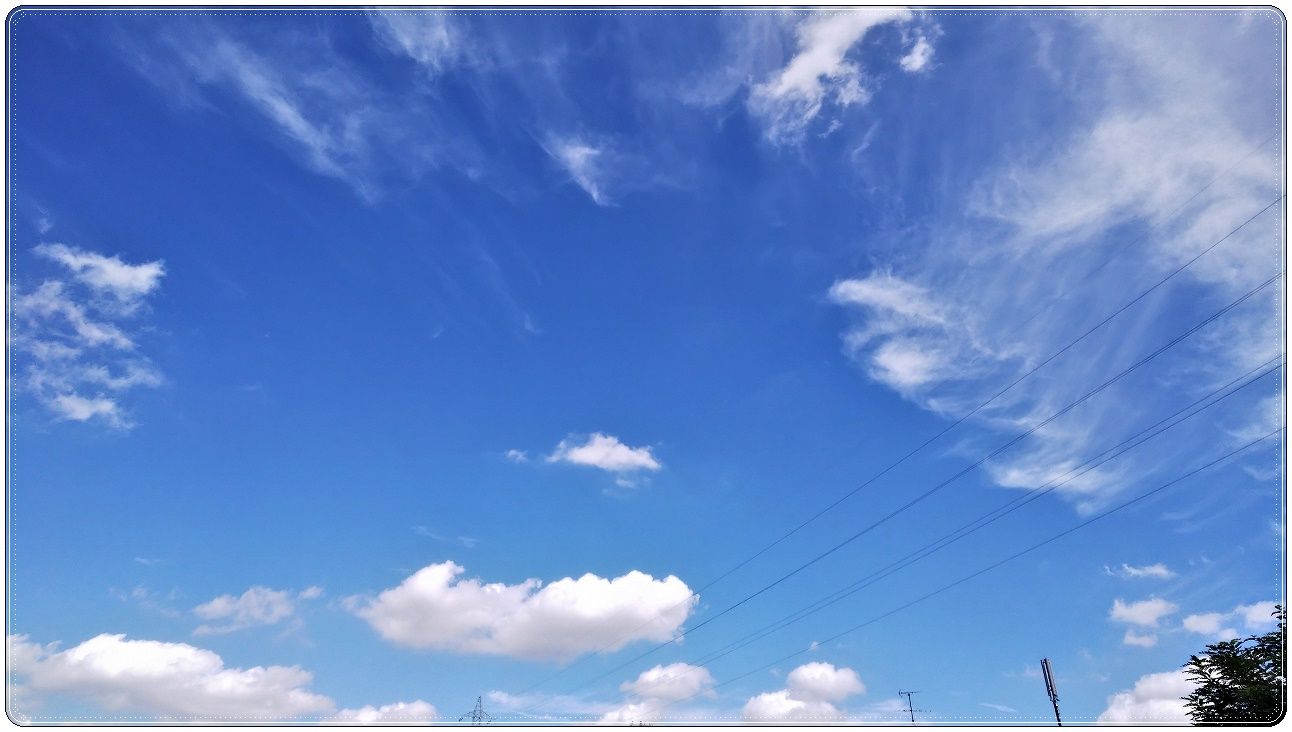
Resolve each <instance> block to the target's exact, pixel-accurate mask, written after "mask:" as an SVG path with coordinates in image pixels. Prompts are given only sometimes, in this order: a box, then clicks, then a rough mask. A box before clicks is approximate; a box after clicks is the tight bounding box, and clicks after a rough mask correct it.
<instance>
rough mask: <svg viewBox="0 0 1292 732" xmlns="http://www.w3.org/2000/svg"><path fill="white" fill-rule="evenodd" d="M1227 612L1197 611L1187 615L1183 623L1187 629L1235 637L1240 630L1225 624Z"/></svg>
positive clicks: (1212, 634)
mask: <svg viewBox="0 0 1292 732" xmlns="http://www.w3.org/2000/svg"><path fill="white" fill-rule="evenodd" d="M1228 617H1229V616H1228V615H1227V614H1226V613H1197V614H1194V615H1187V616H1185V618H1184V620H1183V621H1181V625H1182V626H1183V627H1184V629H1185V630H1187V631H1190V632H1192V633H1198V634H1200V635H1208V636H1212V637H1215V638H1235V637H1237V636H1238V631H1237V630H1235V629H1233V628H1227V627H1225V626H1224V623H1225V621H1226V620H1227V619H1228Z"/></svg>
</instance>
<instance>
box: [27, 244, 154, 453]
mask: <svg viewBox="0 0 1292 732" xmlns="http://www.w3.org/2000/svg"><path fill="white" fill-rule="evenodd" d="M33 251H34V253H35V254H36V255H38V256H40V257H41V258H43V259H47V260H50V261H52V262H55V263H57V264H59V265H61V267H62V268H63V269H64V270H65V275H64V276H63V277H59V278H54V279H47V280H45V281H44V282H42V283H41V284H40V285H39V286H37V287H36V288H34V289H32V290H30V291H27V292H22V291H19V292H17V293H16V294H15V296H14V300H13V315H14V325H13V336H12V344H13V347H14V350H15V351H16V352H18V353H20V354H22V355H23V357H24V358H25V360H26V363H25V367H24V372H25V373H24V375H23V377H22V378H21V379H19V380H18V382H17V383H18V385H19V387H20V388H22V389H23V390H25V391H27V392H29V393H31V394H32V395H34V396H35V398H36V399H37V401H39V402H40V403H41V404H42V405H43V406H44V407H45V408H46V409H48V410H49V411H50V412H51V413H52V414H53V415H54V417H55V418H56V419H58V420H69V421H73V422H88V421H90V420H99V421H101V422H103V423H105V424H107V425H109V426H112V427H115V428H121V429H125V428H129V427H130V426H131V423H130V420H129V418H128V416H127V414H126V411H125V409H124V408H123V407H122V405H121V395H122V394H124V393H125V392H127V391H129V390H131V389H134V388H137V387H155V386H158V385H160V384H161V383H162V379H161V375H160V374H159V373H158V372H157V370H156V369H154V368H153V366H152V364H151V363H150V362H149V361H148V359H146V358H144V357H143V356H141V355H139V354H138V353H137V348H136V344H135V341H134V339H133V338H132V337H131V336H130V335H129V334H128V333H127V331H126V327H127V325H128V323H129V321H130V319H131V318H132V317H134V316H136V315H137V314H138V312H139V311H141V310H142V308H143V305H144V301H145V297H146V296H147V295H149V294H151V293H153V292H154V291H156V290H157V288H158V287H159V286H160V281H161V278H162V276H163V275H164V274H165V268H164V266H163V264H162V262H161V261H160V260H157V261H152V262H144V263H141V264H129V263H126V262H124V261H122V259H121V258H120V257H118V256H111V257H109V256H105V255H102V254H98V253H95V252H90V251H86V250H83V249H78V248H75V247H70V246H67V245H65V244H41V245H39V246H37V247H35V249H33Z"/></svg>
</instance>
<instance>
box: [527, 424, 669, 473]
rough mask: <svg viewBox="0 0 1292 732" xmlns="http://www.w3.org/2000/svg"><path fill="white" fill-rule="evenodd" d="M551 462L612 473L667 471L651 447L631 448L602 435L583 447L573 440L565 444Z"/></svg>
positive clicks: (609, 436)
mask: <svg viewBox="0 0 1292 732" xmlns="http://www.w3.org/2000/svg"><path fill="white" fill-rule="evenodd" d="M547 462H549V463H570V464H572V465H588V466H591V467H594V468H600V469H601V470H605V471H607V472H611V473H632V472H635V471H641V470H645V471H650V472H655V471H657V470H659V469H660V468H662V467H664V466H663V465H662V464H660V462H659V460H657V459H656V458H655V456H654V455H653V454H652V453H651V448H650V447H649V446H647V447H629V446H628V445H625V444H624V443H622V442H620V441H619V438H618V437H615V436H613V435H607V434H603V433H601V432H595V433H593V434H592V435H590V436H589V437H588V438H587V440H586V441H584V442H583V443H582V444H580V443H578V442H577V441H576V440H574V439H572V438H567V439H564V440H561V442H560V443H559V444H558V445H557V446H556V450H554V451H553V452H552V454H551V455H549V456H548V457H547Z"/></svg>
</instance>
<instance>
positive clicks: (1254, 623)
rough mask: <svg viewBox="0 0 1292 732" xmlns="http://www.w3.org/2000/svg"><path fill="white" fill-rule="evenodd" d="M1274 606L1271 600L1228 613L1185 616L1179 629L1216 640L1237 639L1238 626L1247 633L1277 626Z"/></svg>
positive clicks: (1241, 607)
mask: <svg viewBox="0 0 1292 732" xmlns="http://www.w3.org/2000/svg"><path fill="white" fill-rule="evenodd" d="M1275 606H1276V603H1275V602H1274V601H1273V600H1265V601H1262V602H1255V603H1252V604H1250V605H1237V606H1235V607H1234V609H1233V610H1230V611H1228V612H1210V613H1196V614H1193V615H1189V616H1186V617H1185V618H1184V620H1183V621H1181V627H1183V628H1184V629H1185V630H1187V631H1190V632H1192V633H1197V634H1199V635H1205V636H1209V637H1211V638H1214V639H1217V640H1227V639H1230V638H1237V637H1239V635H1240V633H1239V631H1238V626H1240V625H1241V626H1242V627H1243V628H1244V629H1245V630H1246V631H1247V632H1249V633H1259V632H1264V631H1268V630H1270V629H1271V628H1274V627H1275V626H1277V625H1278V619H1277V618H1275V617H1274V610H1275Z"/></svg>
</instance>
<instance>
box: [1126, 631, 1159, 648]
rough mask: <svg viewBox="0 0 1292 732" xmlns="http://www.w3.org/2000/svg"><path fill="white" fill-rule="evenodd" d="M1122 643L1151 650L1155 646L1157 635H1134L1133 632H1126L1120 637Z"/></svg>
mask: <svg viewBox="0 0 1292 732" xmlns="http://www.w3.org/2000/svg"><path fill="white" fill-rule="evenodd" d="M1122 643H1124V644H1125V645H1128V646H1138V647H1140V648H1152V647H1153V646H1155V645H1157V635H1156V634H1154V633H1136V632H1135V631H1133V630H1127V631H1126V634H1125V635H1123V636H1122Z"/></svg>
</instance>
